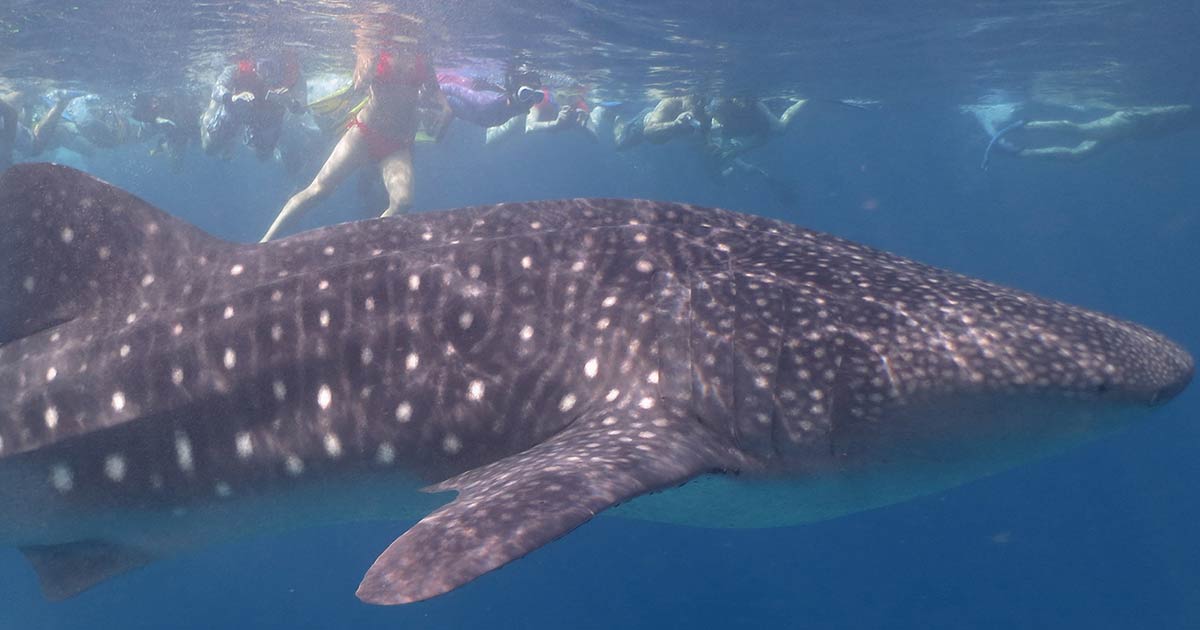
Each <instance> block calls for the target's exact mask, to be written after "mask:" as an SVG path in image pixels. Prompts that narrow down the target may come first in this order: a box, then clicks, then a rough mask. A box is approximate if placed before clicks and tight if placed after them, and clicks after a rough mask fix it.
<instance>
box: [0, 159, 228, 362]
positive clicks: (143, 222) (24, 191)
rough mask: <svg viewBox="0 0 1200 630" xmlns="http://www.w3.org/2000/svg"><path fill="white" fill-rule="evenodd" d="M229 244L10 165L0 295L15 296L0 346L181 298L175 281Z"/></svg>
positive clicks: (4, 181) (103, 194) (118, 193)
mask: <svg viewBox="0 0 1200 630" xmlns="http://www.w3.org/2000/svg"><path fill="white" fill-rule="evenodd" d="M231 247H235V245H233V244H232V243H228V242H225V241H222V240H220V239H217V238H215V237H213V236H210V235H208V234H206V233H204V232H202V231H201V230H199V229H198V228H195V227H192V226H191V225H189V224H187V223H185V222H183V221H181V220H179V219H176V218H174V217H172V216H170V215H168V214H166V213H165V212H163V211H161V210H158V209H157V208H155V207H153V206H151V205H150V204H148V203H146V202H145V201H142V200H141V199H139V198H137V197H135V196H133V195H131V194H129V193H127V192H125V191H123V190H120V189H119V188H116V187H115V186H110V185H108V184H106V183H104V182H102V181H100V180H99V179H96V178H94V177H92V176H90V175H87V174H84V173H81V172H79V171H76V170H74V169H71V168H68V167H65V166H58V165H54V164H19V165H16V166H13V167H12V168H10V169H8V170H7V171H5V172H4V174H3V175H2V176H0V295H6V296H18V297H17V298H16V299H5V300H0V344H4V343H8V342H10V341H13V340H15V339H19V338H21V337H25V336H28V335H31V334H34V333H36V332H38V331H41V330H45V329H47V328H51V327H53V326H56V325H58V324H61V323H63V322H66V321H69V320H71V319H74V318H76V317H78V316H79V315H81V314H82V313H85V312H87V313H90V314H96V315H101V316H102V315H104V314H105V313H110V314H116V313H119V312H135V311H137V310H139V309H141V308H145V307H148V306H150V305H156V304H162V303H164V302H166V301H168V300H178V299H179V298H180V297H181V296H180V295H178V293H179V292H180V291H182V288H183V287H182V285H183V284H185V283H173V282H171V279H172V276H178V275H181V274H180V272H181V271H183V270H184V269H183V268H184V267H185V266H189V265H191V264H192V263H193V261H194V260H196V256H200V257H206V258H213V259H215V257H216V256H217V255H218V253H219V251H220V250H224V249H228V248H231ZM196 288H198V287H194V289H196ZM188 293H191V291H190V290H189V291H188ZM197 294H198V293H197ZM126 309H128V310H127V311H126Z"/></svg>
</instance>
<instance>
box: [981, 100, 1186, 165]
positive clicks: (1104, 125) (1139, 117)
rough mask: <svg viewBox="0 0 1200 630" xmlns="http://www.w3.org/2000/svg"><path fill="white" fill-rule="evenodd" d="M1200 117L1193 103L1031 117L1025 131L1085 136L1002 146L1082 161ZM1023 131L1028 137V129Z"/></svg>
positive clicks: (1020, 152) (1033, 155)
mask: <svg viewBox="0 0 1200 630" xmlns="http://www.w3.org/2000/svg"><path fill="white" fill-rule="evenodd" d="M1196 120H1197V115H1196V110H1195V108H1194V107H1192V106H1191V105H1162V106H1148V107H1129V108H1126V109H1120V110H1117V111H1114V112H1112V113H1111V114H1108V115H1106V116H1103V117H1101V118H1097V119H1094V120H1091V121H1088V122H1083V123H1077V122H1072V121H1070V120H1030V121H1027V122H1025V123H1024V124H1023V125H1021V126H1020V129H1021V130H1022V131H1023V132H1029V133H1037V132H1050V133H1053V132H1061V133H1064V134H1069V135H1072V136H1077V137H1080V138H1081V139H1080V141H1079V143H1078V144H1076V145H1074V146H1066V145H1046V146H1039V147H1029V146H1028V145H1023V144H1021V143H1013V144H1009V143H1005V144H1002V145H1000V146H1002V147H1004V148H1006V149H1007V150H1009V152H1011V153H1013V154H1014V155H1016V156H1018V157H1023V158H1046V159H1057V160H1074V161H1079V160H1083V159H1085V158H1088V157H1091V156H1093V155H1095V154H1096V153H1099V152H1100V151H1101V150H1102V149H1105V148H1107V147H1108V146H1109V145H1111V144H1112V143H1114V142H1117V141H1120V140H1124V139H1128V138H1134V137H1142V136H1150V135H1156V134H1163V133H1168V132H1171V131H1175V130H1178V129H1180V128H1183V127H1186V126H1188V125H1190V124H1193V123H1195V122H1196ZM1022 135H1026V137H1028V136H1027V134H1025V133H1023V134H1022ZM1005 140H1008V139H1007V138H1005Z"/></svg>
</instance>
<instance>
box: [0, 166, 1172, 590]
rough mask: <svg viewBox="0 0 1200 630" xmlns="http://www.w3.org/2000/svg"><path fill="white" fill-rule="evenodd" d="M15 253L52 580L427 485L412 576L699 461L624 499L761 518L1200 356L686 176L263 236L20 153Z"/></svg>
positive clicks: (477, 558)
mask: <svg viewBox="0 0 1200 630" xmlns="http://www.w3.org/2000/svg"><path fill="white" fill-rule="evenodd" d="M0 263H2V264H0V295H2V296H4V298H3V301H0V344H2V345H0V401H2V402H0V503H2V504H3V505H4V506H5V508H4V510H3V512H0V542H3V543H5V544H12V545H17V546H19V547H21V549H22V551H23V552H24V553H25V554H26V556H27V557H28V558H29V559H30V561H31V562H32V563H33V565H34V567H35V569H36V570H37V572H38V574H39V578H40V580H41V583H42V586H43V588H44V590H45V591H46V593H47V594H48V595H49V596H51V597H65V596H69V595H72V594H75V593H77V592H79V591H81V590H83V589H86V588H88V587H90V586H92V585H94V584H96V583H98V582H100V581H102V580H104V579H106V578H108V577H111V576H113V575H115V574H117V573H120V572H122V571H125V570H128V569H130V568H133V567H136V566H139V565H142V564H145V563H148V562H150V561H152V560H154V559H155V558H159V557H162V556H164V555H168V554H171V553H175V552H178V551H180V550H184V549H187V548H191V547H194V546H196V545H199V544H203V543H205V542H207V541H209V540H213V539H221V538H227V537H230V536H236V535H239V534H245V533H251V532H256V531H261V530H269V529H273V528H284V527H296V526H300V525H303V524H305V523H310V522H317V521H329V520H340V519H365V518H408V517H420V516H422V515H423V514H425V513H426V512H427V511H429V510H434V511H433V512H432V513H431V514H429V515H428V516H424V518H423V519H422V520H420V522H419V523H417V524H416V525H415V526H413V527H412V528H411V529H409V530H408V531H407V533H405V534H404V535H403V536H401V537H399V538H398V539H397V540H396V541H395V542H394V543H393V544H392V545H391V546H390V547H389V548H388V549H387V550H386V551H384V552H383V553H382V555H380V557H379V559H378V560H377V561H376V562H375V564H374V566H373V567H371V569H370V570H369V571H368V573H367V575H366V577H365V579H364V580H363V582H362V584H361V586H360V587H359V596H360V597H362V598H363V599H364V600H366V601H369V602H373V603H404V602H410V601H415V600H420V599H425V598H428V597H432V596H434V595H438V594H440V593H444V592H446V591H448V590H451V589H453V588H455V587H456V586H458V585H460V584H462V583H464V582H466V581H469V580H471V579H473V578H475V577H477V576H478V575H480V574H482V573H484V572H487V571H489V570H491V569H493V568H496V567H498V566H500V565H502V564H504V563H506V562H508V561H510V560H512V559H515V558H517V557H520V556H522V555H524V554H525V553H528V552H530V551H532V550H533V549H536V548H537V547H539V546H541V545H543V544H545V543H547V542H549V541H551V540H553V539H555V538H557V537H559V536H562V535H563V534H565V533H567V532H568V531H570V530H571V529H572V528H574V527H576V526H578V525H580V524H582V523H583V522H585V521H587V520H588V519H590V518H591V517H592V516H594V515H595V514H597V513H599V512H600V511H602V510H605V509H607V508H610V507H612V506H614V505H616V504H618V503H622V502H627V501H630V500H632V499H635V498H636V497H639V496H642V495H647V494H648V493H651V492H654V491H657V490H664V489H668V488H674V487H676V486H680V485H681V484H684V483H685V482H688V481H689V480H693V479H696V478H703V479H702V480H701V481H699V482H696V483H693V484H689V485H688V486H686V487H684V488H682V489H677V490H673V491H671V492H666V493H662V494H658V495H654V496H652V497H650V496H648V497H646V498H643V499H639V500H637V501H633V502H632V503H630V504H628V505H626V506H622V508H621V509H622V510H624V511H625V513H626V514H631V515H637V516H645V517H648V518H656V519H663V520H679V521H686V522H699V523H706V524H710V525H739V526H741V525H749V526H753V525H765V524H779V523H789V522H803V521H807V520H814V519H820V518H828V517H831V516H835V515H837V514H843V513H846V512H850V511H854V510H860V509H864V508H867V507H871V506H876V505H883V504H886V503H891V502H895V501H899V500H903V499H905V498H908V497H911V496H915V495H918V494H922V493H928V492H931V491H934V490H938V489H941V488H945V487H949V486H952V485H955V484H958V483H961V482H963V481H966V480H968V479H972V478H976V477H979V476H981V475H984V474H988V473H990V472H994V471H996V470H1001V469H1003V468H1005V467H1009V466H1012V465H1014V464H1016V463H1019V462H1021V461H1024V460H1027V459H1029V458H1032V457H1035V456H1037V455H1040V454H1042V453H1045V452H1049V451H1053V450H1056V449H1060V448H1063V447H1064V446H1067V445H1070V444H1073V443H1076V442H1079V441H1082V440H1084V439H1088V438H1091V437H1093V436H1096V435H1098V434H1100V433H1103V432H1105V431H1107V430H1109V429H1112V428H1115V427H1118V426H1121V425H1123V424H1125V423H1127V422H1128V421H1129V420H1130V418H1133V417H1136V416H1137V415H1139V414H1138V413H1137V412H1138V410H1140V409H1143V408H1147V407H1149V406H1152V405H1154V404H1156V403H1159V402H1162V401H1164V400H1166V399H1168V398H1170V397H1171V396H1173V395H1174V394H1175V393H1177V392H1178V391H1180V390H1181V389H1182V388H1183V387H1184V386H1185V385H1186V383H1187V382H1188V380H1189V379H1190V377H1191V373H1192V370H1193V364H1192V359H1191V357H1190V356H1188V354H1187V353H1186V352H1184V351H1183V350H1181V349H1180V348H1178V347H1177V346H1175V345H1174V344H1172V343H1171V342H1169V341H1168V340H1166V339H1165V338H1163V337H1162V336H1160V335H1158V334H1156V333H1153V332H1151V331H1148V330H1146V329H1144V328H1141V327H1139V326H1136V325H1134V324H1130V323H1126V322H1123V321H1119V320H1116V319H1113V318H1110V317H1107V316H1104V315H1100V314H1096V313H1092V312H1088V311H1085V310H1082V309H1079V308H1075V307H1071V306H1068V305H1065V304H1061V303H1057V302H1053V301H1049V300H1045V299H1042V298H1038V297H1034V296H1031V295H1028V294H1024V293H1020V292H1017V291H1014V290H1011V289H1006V288H1002V287H998V286H995V285H992V284H988V283H986V282H982V281H979V280H973V279H970V278H966V277H963V276H960V275H956V274H953V273H950V272H947V271H942V270H938V269H935V268H931V267H928V266H924V265H921V264H918V263H914V262H911V261H908V260H905V259H902V258H900V257H897V256H894V255H891V254H887V253H884V252H880V251H877V250H874V249H871V248H868V247H865V246H861V245H856V244H853V243H850V242H847V241H844V240H840V239H837V238H834V237H831V236H827V235H824V234H820V233H816V232H811V231H807V230H803V229H800V228H797V227H795V226H792V225H788V224H785V223H780V222H777V221H771V220H767V219H763V218H759V217H753V216H747V215H741V214H736V213H733V212H726V211H721V210H710V209H702V208H695V207H690V206H683V205H678V204H669V203H654V202H638V201H617V200H574V201H554V202H538V203H527V204H503V205H498V206H489V207H480V208H471V209H463V210H456V211H451V212H445V213H428V214H420V215H415V216H410V217H405V218H400V219H385V220H375V221H364V222H358V223H350V224H344V225H339V226H333V227H328V228H322V229H319V230H314V231H311V232H307V233H304V234H301V235H297V236H294V237H291V238H288V239H284V240H281V241H278V242H272V243H267V244H264V245H243V244H234V243H228V242H224V241H221V240H219V239H216V238H213V237H210V236H208V235H206V234H204V233H202V232H200V231H199V230H197V229H195V228H193V227H191V226H189V225H187V224H185V223H183V222H182V221H180V220H178V219H174V218H172V217H170V216H168V215H166V214H164V213H162V212H160V211H158V210H156V209H154V208H152V207H150V206H149V205H147V204H145V203H144V202H142V201H140V200H138V199H136V198H134V197H132V196H130V195H128V194H126V193H124V192H122V191H120V190H118V189H116V188H113V187H111V186H109V185H107V184H105V183H103V182H100V181H99V180H95V179H93V178H91V177H89V176H86V175H84V174H81V173H79V172H76V171H72V170H70V169H67V168H63V167H55V166H49V165H37V166H19V167H16V168H13V169H11V170H9V171H8V172H7V173H6V174H5V175H4V176H3V178H0ZM733 476H736V477H737V479H735V480H734V479H732V477H733ZM756 480H757V483H756ZM430 484H432V485H430ZM421 490H425V491H426V492H421ZM431 491H432V492H434V493H430V492H431ZM440 491H457V493H458V494H457V497H456V498H455V497H454V496H453V495H445V494H436V492H440ZM439 506H440V507H439Z"/></svg>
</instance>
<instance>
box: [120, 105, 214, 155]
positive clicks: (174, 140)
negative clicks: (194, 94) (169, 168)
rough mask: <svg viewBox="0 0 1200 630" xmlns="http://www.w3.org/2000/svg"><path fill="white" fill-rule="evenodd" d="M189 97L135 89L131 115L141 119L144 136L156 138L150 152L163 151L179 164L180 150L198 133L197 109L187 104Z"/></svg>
mask: <svg viewBox="0 0 1200 630" xmlns="http://www.w3.org/2000/svg"><path fill="white" fill-rule="evenodd" d="M191 102H192V101H191V99H188V98H186V97H185V96H184V95H182V94H155V93H150V92H136V93H134V95H133V111H132V113H131V115H130V117H131V118H132V119H133V120H135V121H137V122H139V123H141V125H142V126H143V136H144V139H147V140H155V147H154V149H152V150H151V152H152V153H160V152H161V153H164V154H165V155H167V156H168V157H169V158H170V159H171V162H172V165H173V166H175V167H178V166H179V164H180V160H181V159H182V157H183V153H184V151H185V150H187V147H188V145H189V144H191V142H192V140H193V139H194V138H196V137H198V136H199V134H200V128H199V124H198V122H197V121H198V120H199V112H197V111H195V108H193V107H192V106H190V105H189V103H191Z"/></svg>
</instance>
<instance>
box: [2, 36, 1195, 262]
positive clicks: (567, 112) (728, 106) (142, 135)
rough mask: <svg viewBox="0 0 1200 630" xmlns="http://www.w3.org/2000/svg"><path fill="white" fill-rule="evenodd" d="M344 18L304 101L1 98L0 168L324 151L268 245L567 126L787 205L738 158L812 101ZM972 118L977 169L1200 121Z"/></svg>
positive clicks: (228, 94)
mask: <svg viewBox="0 0 1200 630" xmlns="http://www.w3.org/2000/svg"><path fill="white" fill-rule="evenodd" d="M355 24H356V31H355V33H356V45H355V48H354V53H355V64H354V71H353V75H352V77H351V80H350V84H349V85H347V86H344V87H343V88H341V89H338V90H335V91H333V92H332V93H331V94H328V95H325V96H322V97H321V98H319V99H316V100H313V101H310V100H309V85H308V81H307V80H306V77H305V75H304V73H303V72H302V69H301V64H300V62H299V59H298V57H297V56H296V55H295V54H293V53H276V54H267V55H243V56H241V57H240V58H237V59H236V60H234V61H233V62H232V63H230V64H229V65H228V66H226V67H225V68H224V69H223V70H222V72H221V73H220V75H219V76H218V78H217V80H216V82H215V84H214V86H213V88H212V90H211V93H210V95H209V101H208V106H207V107H206V108H204V109H203V111H202V112H201V111H200V102H199V99H197V98H194V97H191V96H189V95H185V94H171V93H137V94H135V95H134V97H133V99H132V103H131V106H128V107H127V108H125V109H122V108H119V107H117V106H116V105H114V104H111V103H107V102H106V101H105V100H104V99H101V98H99V97H97V96H95V95H89V94H84V93H81V92H75V91H55V92H52V93H50V94H49V95H47V96H46V97H44V100H45V101H46V102H45V105H46V109H45V111H44V112H43V113H42V114H41V116H40V117H38V118H37V119H36V120H34V119H33V117H32V116H30V115H29V112H31V111H34V110H36V109H37V108H36V106H31V105H30V104H29V103H28V102H22V99H21V98H20V97H16V98H14V97H12V96H11V95H10V96H9V97H8V98H5V97H4V96H2V95H0V168H4V167H7V166H8V164H10V163H11V161H12V159H13V156H14V154H18V155H20V156H22V157H25V158H36V157H38V156H39V155H42V154H43V153H45V152H47V151H48V150H49V149H51V148H52V147H55V146H63V147H65V148H68V149H71V150H75V151H77V152H79V153H81V154H84V155H86V154H88V153H90V152H91V151H92V150H94V149H96V148H101V149H103V148H113V147H116V146H120V145H123V144H129V143H135V142H137V143H145V142H149V143H151V144H152V146H153V149H152V151H154V152H162V153H163V154H165V155H167V156H168V157H169V158H171V159H172V160H173V161H174V163H175V164H177V165H178V164H179V161H180V159H181V158H182V156H183V154H184V152H185V150H186V149H187V148H188V147H189V146H190V145H191V144H192V143H193V142H195V140H197V139H199V144H200V147H201V149H202V150H203V152H204V153H205V154H206V155H210V156H218V157H229V156H231V155H232V154H233V153H234V152H235V151H236V150H237V147H238V146H239V145H245V146H246V147H248V148H250V149H251V150H252V151H253V152H254V153H255V155H257V156H258V158H259V159H263V160H267V159H277V160H279V161H280V162H282V163H283V164H284V166H285V167H286V168H287V170H288V171H289V172H299V171H300V170H302V167H303V165H305V164H307V163H308V159H309V158H310V157H311V156H313V155H314V154H316V153H315V151H316V150H315V149H314V147H316V146H328V145H329V144H332V145H333V148H332V150H331V151H330V153H329V154H328V157H327V158H326V160H325V161H324V163H323V165H322V166H321V167H320V169H319V170H318V172H317V175H316V177H315V178H314V179H313V180H312V181H311V183H309V184H308V185H307V186H305V187H304V188H303V189H301V190H300V191H299V192H297V193H296V194H294V195H293V196H292V197H291V198H290V199H288V200H287V202H286V203H285V204H284V206H283V208H282V210H281V211H280V212H279V214H278V216H277V217H276V218H275V220H274V221H273V222H272V223H271V225H270V227H269V228H268V229H267V231H266V233H265V234H264V235H263V237H262V240H263V241H266V240H270V239H272V238H275V237H276V236H278V235H279V234H280V233H281V232H282V231H283V230H284V229H285V228H287V227H288V226H289V225H291V224H292V223H294V222H295V221H296V220H297V219H298V218H299V217H301V216H303V215H304V214H305V213H306V212H307V211H308V210H309V209H311V208H312V207H313V206H315V205H316V204H318V203H319V202H320V201H321V200H322V199H324V198H326V197H327V196H328V195H329V194H330V193H331V192H332V191H333V190H335V189H336V188H337V187H338V186H339V185H340V184H341V183H342V182H343V181H345V179H346V178H347V177H348V176H349V175H351V174H352V173H354V172H355V171H358V170H360V169H362V168H371V169H377V170H378V173H379V176H380V178H381V179H382V182H383V186H384V188H385V189H386V191H387V198H388V202H387V207H386V208H385V209H384V210H383V212H382V216H390V215H394V214H398V213H402V212H405V211H406V210H407V209H408V207H409V206H410V204H411V199H412V187H413V164H412V159H413V151H412V149H413V146H414V144H415V143H416V142H417V141H418V140H419V139H422V140H427V141H438V140H440V139H441V138H442V137H443V136H444V135H445V133H446V130H447V129H448V127H449V125H450V124H451V122H452V121H453V120H455V119H458V120H461V121H463V122H465V123H468V124H472V125H475V126H478V127H481V128H483V129H485V130H486V132H485V134H484V138H485V142H486V143H487V144H494V143H497V142H500V141H502V140H504V139H505V138H509V137H512V136H515V135H520V134H529V133H538V132H557V131H563V130H571V129H574V130H579V131H580V132H582V133H585V134H587V135H588V136H589V137H591V138H598V137H599V136H600V134H601V130H602V129H604V130H611V136H612V143H613V145H614V146H615V148H616V150H618V151H627V150H630V149H632V148H634V147H636V146H638V145H641V144H644V143H645V144H664V143H667V142H673V141H685V142H689V143H691V145H692V146H695V147H696V148H697V149H698V151H699V152H700V155H701V156H702V158H703V159H702V162H703V163H704V164H705V165H706V169H707V170H708V173H709V175H710V176H712V177H714V178H718V179H719V178H725V177H731V176H739V175H745V176H749V177H756V178H760V179H761V180H762V181H763V182H765V184H766V185H768V186H769V187H770V189H771V190H772V191H773V192H774V193H775V194H777V195H778V196H780V197H782V198H783V199H784V200H785V201H786V200H788V199H789V198H790V195H791V193H790V185H789V184H788V182H787V181H786V180H783V179H779V178H776V177H774V176H773V175H772V174H771V173H769V172H767V171H766V170H765V169H763V168H761V167H759V166H756V165H754V164H752V163H750V162H748V161H746V159H745V156H746V155H747V154H748V153H749V152H751V151H753V150H755V149H757V148H759V147H761V146H763V145H764V144H766V143H767V142H768V141H769V140H770V139H771V138H773V137H776V136H779V135H781V134H783V133H784V132H785V131H787V129H788V128H789V127H790V126H791V125H792V123H793V121H794V120H795V119H796V118H797V116H798V115H799V114H800V113H801V112H802V111H804V110H805V109H806V107H807V106H808V105H809V104H810V101H809V100H805V99H791V100H789V101H788V102H787V103H785V104H784V105H782V106H780V109H782V111H781V112H780V113H779V114H776V113H775V111H776V110H774V109H772V107H771V106H770V105H769V103H768V101H765V100H763V99H760V98H756V97H753V96H748V95H736V96H718V97H708V96H706V95H703V94H700V93H688V94H681V95H676V96H668V97H665V98H662V99H660V100H659V101H658V102H657V103H655V104H653V105H652V106H649V107H637V106H632V105H630V104H627V103H619V102H594V101H592V100H591V99H589V98H588V95H587V92H586V91H585V90H570V89H559V90H556V89H552V88H551V87H550V86H547V85H545V84H544V83H543V81H542V79H541V76H540V75H539V73H538V72H536V71H535V70H533V69H532V68H530V67H529V66H528V65H525V64H514V65H513V66H512V67H510V68H509V69H508V70H507V71H505V72H504V75H503V78H502V79H501V80H499V81H492V80H489V78H487V77H475V76H469V75H468V73H462V72H457V73H456V72H445V71H443V72H439V71H438V70H437V69H436V68H435V67H434V64H433V61H432V59H431V57H430V55H429V53H428V51H427V49H426V48H425V46H424V45H423V44H422V37H421V22H420V20H419V19H417V18H415V17H413V16H408V15H398V14H393V13H387V14H377V15H372V16H369V17H366V18H359V19H356V20H355ZM27 100H28V99H26V101H27ZM839 103H841V104H845V105H849V106H852V107H859V105H856V104H854V103H852V102H849V101H839ZM975 113H976V114H977V117H979V119H980V122H981V124H983V125H984V127H985V129H986V130H987V132H988V134H989V135H990V137H991V140H990V142H989V143H988V144H987V148H986V150H985V153H984V161H983V164H982V166H983V167H984V168H987V165H988V163H989V160H990V159H991V154H992V153H993V152H994V151H1004V152H1007V153H1009V154H1012V155H1015V156H1018V157H1028V158H1056V159H1075V160H1077V159H1082V158H1085V157H1088V156H1090V155H1092V154H1094V153H1096V152H1097V151H1099V150H1100V149H1101V148H1103V147H1105V146H1107V145H1108V144H1110V143H1112V142H1115V141H1117V140H1119V139H1121V138H1123V137H1127V136H1131V135H1136V134H1140V133H1142V132H1150V131H1161V130H1165V129H1169V128H1174V127H1176V126H1179V125H1181V124H1184V123H1187V122H1191V121H1193V120H1194V119H1195V118H1196V116H1195V112H1194V110H1193V108H1192V107H1190V106H1187V105H1174V106H1163V107H1140V108H1129V109H1124V110H1118V111H1115V112H1112V113H1111V114H1109V115H1106V116H1104V117H1101V118H1098V119H1096V120H1093V121H1090V122H1085V123H1076V122H1071V121H1067V120H1016V121H1012V120H1008V121H1006V124H1004V125H1003V126H998V125H996V124H995V121H994V120H993V119H987V121H986V122H985V119H984V117H981V116H978V114H979V111H975ZM1044 134H1057V136H1063V135H1067V136H1071V137H1075V138H1076V144H1069V143H1068V144H1064V145H1062V146H1059V145H1058V144H1056V143H1054V142H1049V143H1045V142H1043V144H1036V142H1037V141H1038V138H1041V137H1043V135H1044ZM1018 139H1020V140H1018ZM318 152H319V151H318Z"/></svg>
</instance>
